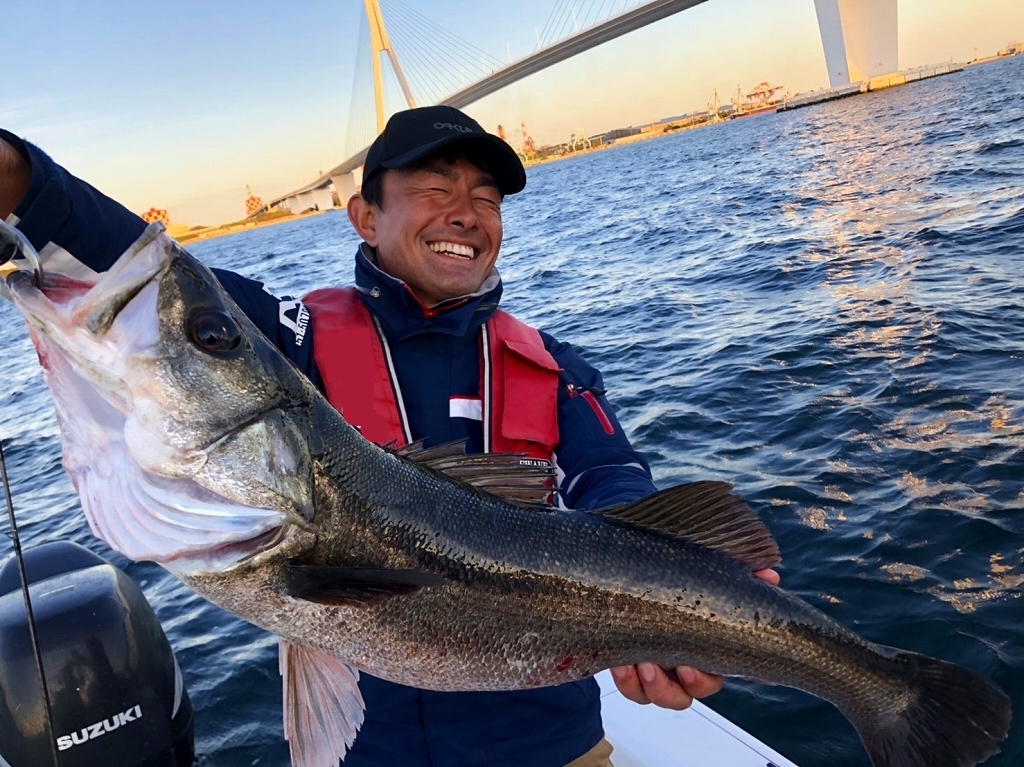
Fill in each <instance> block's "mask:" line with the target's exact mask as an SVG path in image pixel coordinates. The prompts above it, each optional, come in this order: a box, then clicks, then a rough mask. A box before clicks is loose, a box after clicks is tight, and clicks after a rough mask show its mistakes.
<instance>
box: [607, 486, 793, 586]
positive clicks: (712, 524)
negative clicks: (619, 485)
mask: <svg viewBox="0 0 1024 767" xmlns="http://www.w3.org/2000/svg"><path fill="white" fill-rule="evenodd" d="M596 513H599V514H602V515H603V516H604V517H605V518H607V519H608V520H609V521H612V522H627V523H629V524H633V525H637V526H639V527H643V528H646V529H648V530H656V531H658V532H661V533H666V534H668V535H672V536H675V537H678V538H683V539H685V540H687V541H690V542H691V543H696V544H698V545H700V546H704V547H706V548H709V549H713V550H714V551H718V552H720V553H722V554H725V555H726V556H728V557H731V558H732V559H735V560H738V561H740V562H743V563H744V564H746V565H748V566H749V567H750V569H751V570H755V571H756V570H764V569H766V568H769V567H775V566H776V565H778V564H779V562H781V561H782V558H781V557H780V556H779V547H778V544H776V543H775V539H774V538H772V534H771V533H770V532H768V528H767V527H765V525H764V523H763V522H762V521H761V520H760V519H759V518H758V517H757V515H756V514H754V512H753V511H751V510H750V507H749V506H747V504H746V503H745V502H744V501H743V499H742V498H740V497H739V496H737V495H733V494H732V485H730V484H729V483H728V482H690V483H689V484H686V485H679V486H678V487H670V488H669V489H668V490H662V491H661V492H659V493H655V494H654V495H650V496H648V497H647V498H644V499H642V500H640V501H637V502H636V503H630V504H626V505H624V506H613V507H611V508H608V509H601V510H600V511H599V512H596Z"/></svg>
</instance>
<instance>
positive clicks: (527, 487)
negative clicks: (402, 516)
mask: <svg viewBox="0 0 1024 767" xmlns="http://www.w3.org/2000/svg"><path fill="white" fill-rule="evenodd" d="M391 452H393V453H394V454H395V455H398V456H401V457H402V458H406V459H408V460H410V461H413V462H414V463H417V464H419V465H421V466H425V467H427V468H429V469H432V470H434V471H438V472H441V473H442V474H444V475H445V476H447V477H450V478H451V479H454V480H457V481H458V482H462V483H464V484H467V485H470V486H471V487H475V488H476V489H478V490H483V491H484V492H487V493H490V494H491V495H496V496H498V497H500V498H503V499H505V500H506V501H509V502H510V503H514V504H516V505H517V506H524V507H526V508H536V509H538V510H550V508H551V499H552V498H553V497H554V494H555V492H556V491H557V488H556V487H555V483H554V478H555V470H554V468H553V467H552V466H551V462H550V461H545V460H543V459H539V458H528V457H527V456H526V455H524V454H523V453H477V454H474V455H467V454H466V440H464V439H463V440H457V441H455V442H446V443H444V444H443V445H436V446H435V447H428V448H424V447H423V441H422V440H420V441H419V442H413V443H412V444H409V445H406V446H405V447H402V448H399V449H397V450H395V449H392V450H391Z"/></svg>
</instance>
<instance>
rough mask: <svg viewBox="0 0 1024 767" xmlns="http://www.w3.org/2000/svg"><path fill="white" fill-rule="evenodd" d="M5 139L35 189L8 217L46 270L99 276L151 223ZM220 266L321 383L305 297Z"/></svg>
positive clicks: (256, 316)
mask: <svg viewBox="0 0 1024 767" xmlns="http://www.w3.org/2000/svg"><path fill="white" fill-rule="evenodd" d="M0 139H3V140H4V141H6V142H7V143H8V144H10V145H11V146H13V147H14V148H15V149H16V150H17V151H18V152H20V153H21V155H22V156H23V157H25V158H26V159H27V160H28V161H29V163H30V164H31V166H32V180H31V182H30V183H29V188H28V192H27V193H26V194H25V197H24V199H23V200H22V201H21V203H19V205H18V207H17V208H15V210H14V213H13V215H12V216H11V218H10V219H9V220H8V223H11V224H14V225H15V226H17V228H18V229H20V230H21V232H22V233H23V234H24V235H25V236H26V237H27V238H28V240H29V242H31V243H32V246H33V247H34V248H35V249H36V250H37V251H38V252H39V257H40V260H41V261H42V265H43V271H46V270H47V269H50V270H53V271H59V272H61V273H62V274H66V275H69V276H73V277H86V278H88V277H93V276H95V275H96V274H97V273H100V272H105V271H106V270H107V269H109V268H110V267H111V265H113V263H114V262H115V261H117V259H118V258H119V257H120V256H121V254H122V253H124V252H125V251H126V250H127V249H128V248H129V247H131V245H132V243H134V242H135V241H136V240H137V239H138V238H139V237H140V236H141V235H142V233H143V231H145V229H146V222H145V221H143V220H142V219H141V218H140V217H139V216H137V215H136V214H134V213H132V212H131V211H130V210H128V209H127V208H126V207H124V206H123V205H121V203H119V202H116V201H115V200H112V199H111V198H109V197H107V196H106V195H105V194H103V193H102V192H100V191H98V190H97V189H95V188H93V187H92V186H90V185H89V184H87V183H86V182H84V181H82V180H81V179H79V178H76V177H75V176H73V175H72V174H71V173H69V172H68V171H67V170H65V169H64V168H62V167H61V166H60V165H58V164H57V163H55V162H54V161H53V160H52V159H50V157H49V156H48V155H47V154H46V153H45V152H43V151H42V150H41V149H39V148H38V147H36V146H34V145H33V144H30V143H29V142H27V141H24V140H22V139H20V138H18V137H17V136H15V135H14V134H13V133H10V132H8V131H5V130H2V129H0ZM213 272H214V274H215V275H216V277H217V279H218V280H219V281H220V283H221V284H222V285H223V286H224V288H225V290H227V292H228V293H229V294H230V296H231V297H232V298H233V299H234V301H235V303H237V304H238V305H239V307H240V308H241V309H242V311H243V312H245V314H246V316H248V317H249V319H250V320H251V321H252V323H253V324H254V325H256V327H257V328H259V329H260V331H261V332H262V333H263V335H265V336H266V337H267V338H269V339H270V340H271V341H272V342H273V343H274V344H275V345H276V346H277V347H278V348H279V349H280V350H281V351H282V352H284V353H285V355H286V356H288V357H289V359H291V360H292V362H294V363H295V364H296V365H297V366H298V368H299V369H300V370H302V372H304V373H305V374H306V375H308V376H309V377H310V378H311V379H312V380H313V382H314V383H315V384H316V385H317V386H321V382H320V377H319V375H318V374H317V371H316V366H315V364H314V361H313V340H312V335H313V334H312V329H311V328H310V327H309V324H310V317H309V312H308V311H307V309H306V307H305V306H303V304H302V302H301V301H300V300H298V299H294V298H292V297H290V296H285V297H284V298H277V297H275V296H273V295H272V294H271V293H270V292H269V291H267V290H266V288H265V287H264V286H263V283H261V282H257V281H256V280H250V279H248V278H246V277H242V276H241V275H238V274H235V273H234V272H229V271H226V270H223V269H214V270H213ZM321 388H322V387H321Z"/></svg>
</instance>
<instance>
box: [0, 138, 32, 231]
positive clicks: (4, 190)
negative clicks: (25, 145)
mask: <svg viewBox="0 0 1024 767" xmlns="http://www.w3.org/2000/svg"><path fill="white" fill-rule="evenodd" d="M31 180H32V167H31V166H30V165H29V162H28V160H26V159H25V158H24V157H22V156H21V154H19V153H18V150H17V149H15V148H14V147H13V146H11V145H10V144H8V143H7V142H6V141H4V140H3V139H0V221H6V220H7V217H8V216H9V215H11V213H13V212H14V209H15V208H16V207H18V203H20V202H21V198H22V197H24V196H25V192H27V191H28V185H29V182H30V181H31Z"/></svg>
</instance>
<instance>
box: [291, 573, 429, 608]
mask: <svg viewBox="0 0 1024 767" xmlns="http://www.w3.org/2000/svg"><path fill="white" fill-rule="evenodd" d="M285 578H286V579H287V583H288V595H289V596H292V597H294V598H295V599H304V600H306V601H307V602H317V603H319V604H325V605H358V606H364V607H365V606H369V605H374V604H379V603H381V602H383V601H385V600H388V599H392V598H393V597H398V596H402V595H403V594H412V593H413V592H415V591H419V590H420V589H422V588H430V587H431V586H444V585H446V584H447V583H448V579H447V578H444V577H442V576H440V575H435V574H434V573H431V572H427V571H425V570H389V569H381V568H374V567H332V566H330V565H303V564H299V563H298V562H289V563H288V564H287V565H286V566H285Z"/></svg>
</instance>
